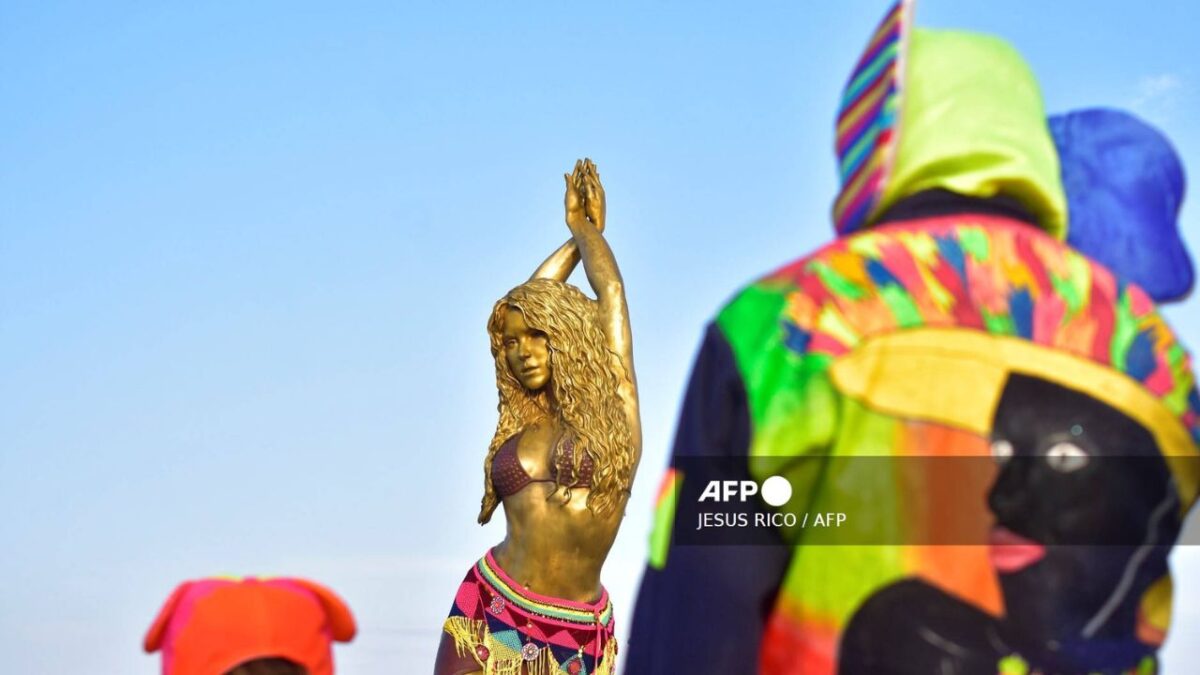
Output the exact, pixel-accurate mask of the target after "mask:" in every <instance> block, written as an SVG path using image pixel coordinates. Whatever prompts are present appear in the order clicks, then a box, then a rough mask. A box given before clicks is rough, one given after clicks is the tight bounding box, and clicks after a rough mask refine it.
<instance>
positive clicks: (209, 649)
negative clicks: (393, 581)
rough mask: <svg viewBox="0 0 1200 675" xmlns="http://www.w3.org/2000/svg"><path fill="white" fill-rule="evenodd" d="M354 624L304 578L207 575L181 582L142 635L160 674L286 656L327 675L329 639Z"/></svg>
mask: <svg viewBox="0 0 1200 675" xmlns="http://www.w3.org/2000/svg"><path fill="white" fill-rule="evenodd" d="M356 631H357V628H356V626H355V623H354V617H353V615H351V613H350V608H349V607H347V606H346V603H345V602H343V601H342V599H341V598H339V597H338V596H337V595H336V594H335V593H334V592H333V591H331V590H329V589H328V588H326V587H324V586H322V585H320V584H317V583H314V582H312V581H308V580H306V579H290V578H246V579H229V578H213V579H201V580H197V581H188V582H185V583H182V584H180V585H179V587H177V588H176V589H175V591H174V592H173V593H171V597H169V598H168V599H167V601H166V603H165V604H164V605H163V607H162V609H161V610H159V613H158V617H157V618H155V620H154V623H153V624H152V625H151V626H150V630H149V631H147V632H146V638H145V640H144V642H143V647H144V648H145V650H146V651H147V652H156V651H159V650H161V651H162V673H163V675H225V673H227V672H229V671H231V670H233V669H234V668H236V667H238V666H239V665H241V664H244V663H247V662H249V661H255V660H258V659H286V660H288V661H291V662H293V663H295V664H296V665H299V666H302V667H303V668H304V669H305V670H306V671H307V673H308V675H333V673H334V667H333V650H332V648H331V645H332V643H333V642H334V641H337V642H349V641H350V640H351V639H353V638H354V634H355V632H356Z"/></svg>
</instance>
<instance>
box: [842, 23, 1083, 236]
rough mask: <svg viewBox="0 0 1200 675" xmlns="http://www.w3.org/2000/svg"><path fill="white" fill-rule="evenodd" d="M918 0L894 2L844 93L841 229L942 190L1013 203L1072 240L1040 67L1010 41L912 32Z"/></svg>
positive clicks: (947, 32) (870, 220)
mask: <svg viewBox="0 0 1200 675" xmlns="http://www.w3.org/2000/svg"><path fill="white" fill-rule="evenodd" d="M912 4H913V3H912V1H911V0H900V1H899V2H897V3H896V4H895V5H894V7H893V8H892V10H891V11H890V12H889V14H888V15H887V17H885V19H884V20H883V21H882V22H881V24H880V25H879V27H878V28H877V29H876V31H875V34H874V35H873V36H872V37H871V39H870V40H869V41H868V43H867V48H866V49H865V50H864V52H863V55H862V57H861V58H860V59H859V61H858V63H857V64H856V66H855V68H854V71H853V72H852V73H851V75H850V77H849V78H848V80H847V82H846V87H845V89H844V90H843V92H842V101H841V106H840V109H839V114H838V119H837V127H836V147H835V150H836V152H837V157H838V160H839V162H838V163H839V167H838V168H839V173H840V177H841V184H842V188H841V191H840V194H839V195H838V197H837V199H836V200H835V202H834V208H833V220H834V225H835V228H836V230H837V233H838V235H839V236H845V235H848V234H851V233H853V232H856V231H859V230H862V229H866V228H870V227H872V226H873V225H874V224H876V223H878V222H879V220H880V218H881V216H882V215H883V214H884V213H885V212H886V211H887V209H888V208H890V207H891V206H892V205H893V204H895V203H896V202H897V201H899V200H901V199H903V198H905V197H909V196H912V195H915V194H917V193H920V192H923V191H926V190H934V189H939V190H948V191H951V192H954V193H956V194H959V195H964V196H968V197H979V198H991V197H997V196H1002V197H1006V198H1008V199H1010V200H1014V201H1016V202H1017V203H1019V204H1020V205H1021V206H1022V207H1023V209H1024V210H1025V211H1027V212H1028V213H1029V214H1030V215H1031V216H1033V217H1034V218H1035V219H1036V220H1037V222H1038V224H1039V226H1040V227H1041V228H1042V229H1043V230H1045V231H1046V232H1049V233H1050V234H1052V235H1054V236H1055V237H1057V238H1059V239H1061V238H1063V236H1065V234H1066V198H1065V196H1064V195H1063V189H1062V183H1061V181H1060V177H1059V166H1058V156H1057V154H1056V153H1055V149H1054V142H1053V140H1052V139H1051V137H1050V131H1049V129H1048V128H1047V125H1046V117H1045V112H1044V109H1043V105H1042V95H1041V90H1040V88H1039V87H1038V83H1037V79H1036V78H1035V77H1034V75H1033V72H1032V70H1031V69H1030V68H1029V66H1028V65H1027V64H1026V63H1025V61H1024V59H1022V58H1021V55H1020V54H1019V53H1017V51H1016V50H1015V49H1014V48H1013V47H1012V46H1011V45H1010V44H1009V43H1007V42H1005V41H1004V40H1001V39H1000V38H997V37H993V36H989V35H981V34H978V33H970V32H966V31H954V30H929V29H924V28H914V27H913V26H912V17H913V8H912Z"/></svg>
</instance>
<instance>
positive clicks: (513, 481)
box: [492, 434, 595, 499]
mask: <svg viewBox="0 0 1200 675" xmlns="http://www.w3.org/2000/svg"><path fill="white" fill-rule="evenodd" d="M520 437H521V434H514V435H513V436H512V438H509V439H508V440H507V441H504V445H501V446H500V449H499V450H497V451H496V457H495V458H494V459H493V460H492V487H493V488H495V490H496V494H497V495H499V496H500V498H501V499H503V498H505V497H508V496H509V495H514V494H516V493H518V492H520V491H521V490H522V489H523V488H524V487H525V486H526V485H529V484H530V483H557V482H558V474H559V472H565V473H567V474H569V473H570V472H571V467H572V466H573V465H574V462H575V442H574V441H573V440H572V439H570V438H568V439H567V440H566V442H565V443H563V446H562V452H558V453H555V455H556V457H555V459H554V461H553V462H551V463H550V477H549V478H534V477H533V476H530V475H529V474H528V473H526V472H525V467H523V466H521V460H520V458H519V457H517V439H519V438H520ZM594 470H595V466H593V464H592V458H591V456H590V455H588V454H587V453H584V455H583V459H582V460H581V462H580V464H579V473H578V475H577V476H576V479H577V480H576V481H575V483H574V484H573V485H571V486H570V487H584V488H590V487H592V472H593V471H594Z"/></svg>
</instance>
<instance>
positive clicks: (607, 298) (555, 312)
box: [479, 160, 641, 602]
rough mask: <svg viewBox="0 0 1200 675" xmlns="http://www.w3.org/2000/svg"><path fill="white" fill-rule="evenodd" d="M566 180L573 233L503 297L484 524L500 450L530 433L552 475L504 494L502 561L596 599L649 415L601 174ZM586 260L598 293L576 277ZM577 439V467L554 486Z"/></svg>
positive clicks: (530, 466) (583, 164)
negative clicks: (587, 475)
mask: <svg viewBox="0 0 1200 675" xmlns="http://www.w3.org/2000/svg"><path fill="white" fill-rule="evenodd" d="M564 178H565V182H566V194H565V197H564V209H565V212H566V223H567V227H568V228H569V229H570V231H571V239H570V240H569V241H567V242H566V243H565V244H563V245H562V246H560V247H559V248H558V249H557V250H556V251H555V252H554V253H552V254H551V255H550V257H548V258H547V259H546V260H545V262H543V263H542V264H541V265H540V266H539V267H538V268H537V270H536V271H535V272H534V273H533V276H532V277H531V278H530V280H529V281H528V282H526V283H525V284H522V285H521V286H518V287H517V288H515V289H513V291H511V292H510V293H509V294H508V295H506V296H505V297H504V298H502V299H501V300H500V301H499V302H497V303H496V308H495V310H494V311H493V314H492V319H491V321H490V322H489V333H490V334H491V339H492V351H493V355H494V356H495V357H496V379H497V385H498V388H499V390H500V406H499V409H500V420H499V423H498V424H497V427H496V433H495V436H494V438H493V439H492V443H491V446H490V448H489V452H488V455H487V458H486V460H485V463H484V473H485V477H486V486H485V495H484V499H483V507H482V510H481V513H480V516H479V520H480V522H481V523H484V522H487V521H488V520H489V519H490V517H491V514H492V512H493V510H494V509H495V508H496V506H497V500H498V496H497V495H496V493H495V491H494V490H493V488H492V483H491V466H492V461H493V459H494V458H495V455H496V452H497V450H498V449H499V448H500V446H501V445H503V443H504V442H505V441H506V440H508V439H509V438H511V437H513V436H514V435H515V436H518V442H517V457H518V458H519V459H520V462H521V465H522V467H523V468H524V469H525V472H526V473H528V474H529V475H530V476H531V477H533V478H535V479H543V481H541V482H532V483H530V484H529V485H527V486H525V487H524V488H523V489H521V490H520V491H519V492H517V493H516V494H513V495H509V496H507V497H505V498H504V499H503V504H504V518H505V523H506V525H507V532H506V534H505V538H504V541H503V542H501V543H500V545H499V546H497V547H496V549H495V556H496V561H497V562H498V563H499V564H500V566H501V567H502V568H504V570H505V571H507V572H508V573H509V575H511V576H512V577H513V578H514V579H516V580H517V581H518V582H520V583H521V584H522V585H523V586H525V588H527V589H529V590H531V591H534V592H536V593H540V594H543V595H549V596H553V597H557V598H562V599H566V600H575V601H580V602H591V601H594V600H596V599H597V598H598V597H599V596H600V592H601V587H600V570H601V567H602V566H603V565H604V560H605V558H606V557H607V556H608V552H609V549H610V548H612V544H613V541H614V539H615V538H616V536H617V529H618V527H619V526H620V524H621V519H622V518H623V516H624V513H625V504H626V501H627V500H628V497H629V489H630V486H631V484H632V482H633V476H634V472H635V470H636V467H637V463H638V460H639V458H640V456H641V421H640V416H639V412H638V398H637V381H636V378H635V375H634V368H633V347H632V337H631V332H630V328H629V310H628V307H627V306H626V302H625V290H624V284H623V281H622V279H621V271H620V269H619V268H618V266H617V261H616V259H615V257H614V256H613V253H612V250H611V249H610V248H609V246H608V242H606V241H605V239H604V236H603V231H604V226H605V216H606V203H605V194H604V187H603V185H602V184H601V182H600V174H599V172H598V171H597V170H596V166H595V164H593V163H592V162H591V160H581V161H578V162H576V164H575V169H574V171H573V172H572V173H571V174H568V175H565V176H564ZM579 261H582V262H583V269H584V272H585V273H586V275H587V279H588V283H589V285H590V286H591V287H592V290H593V291H594V292H595V294H596V299H595V300H592V299H590V298H587V297H586V296H584V295H583V294H582V293H581V292H580V291H579V290H578V289H576V288H575V287H573V286H570V285H568V284H566V283H565V281H566V279H567V277H569V276H570V274H571V271H572V270H573V269H574V268H575V265H576V264H578V262H579ZM568 438H570V439H571V440H572V441H573V443H574V447H575V451H574V455H573V459H574V466H573V471H563V472H561V473H560V475H558V477H557V482H546V481H544V479H546V478H548V477H550V476H551V475H552V474H551V467H552V465H553V464H554V463H555V460H556V458H557V457H558V456H559V453H562V452H563V451H564V450H563V447H564V444H565V442H566V441H567V439H568ZM581 451H582V452H581ZM584 453H586V454H587V456H588V457H589V458H590V460H591V462H592V464H593V467H594V473H593V477H592V485H591V487H582V486H578V485H574V483H575V481H576V480H577V474H578V472H579V469H580V464H581V462H582V461H583V456H584ZM562 474H575V475H562Z"/></svg>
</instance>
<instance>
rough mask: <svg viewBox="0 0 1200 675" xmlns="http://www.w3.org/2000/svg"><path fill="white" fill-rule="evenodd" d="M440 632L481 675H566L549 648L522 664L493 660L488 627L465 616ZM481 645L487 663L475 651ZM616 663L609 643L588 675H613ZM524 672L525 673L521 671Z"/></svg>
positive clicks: (449, 621)
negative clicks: (481, 672)
mask: <svg viewBox="0 0 1200 675" xmlns="http://www.w3.org/2000/svg"><path fill="white" fill-rule="evenodd" d="M442 630H444V631H446V633H447V634H449V635H450V637H452V638H454V649H455V650H456V651H457V652H458V655H459V656H463V655H464V654H470V655H471V658H473V659H475V662H476V663H478V664H479V667H480V668H482V669H483V675H555V674H556V673H562V672H566V671H564V670H563V668H562V665H561V664H560V663H559V662H558V660H557V659H555V658H554V654H553V653H552V652H551V651H550V649H549V648H545V647H543V648H542V649H541V650H539V651H538V655H537V657H536V658H533V659H530V660H528V661H527V660H525V659H524V658H522V657H521V656H517V657H516V658H508V659H500V658H497V657H496V653H497V652H498V651H499V650H498V648H500V647H502V646H501V645H498V644H497V643H496V642H495V641H494V640H493V639H492V636H491V634H490V633H489V632H488V628H487V623H486V622H484V621H475V620H473V619H469V618H467V617H465V616H452V617H449V618H448V619H446V623H445V624H443V626H442ZM479 645H483V646H484V647H486V648H487V650H488V651H487V660H486V661H483V660H480V658H479V654H478V653H477V652H476V650H475V648H476V647H477V646H479ZM616 661H617V641H616V639H615V638H614V639H611V640H609V641H608V643H607V644H605V645H604V653H603V656H602V657H601V661H600V664H599V665H598V666H597V667H596V670H595V671H594V672H591V673H588V675H613V673H614V672H615V669H616ZM522 668H524V670H522Z"/></svg>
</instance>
